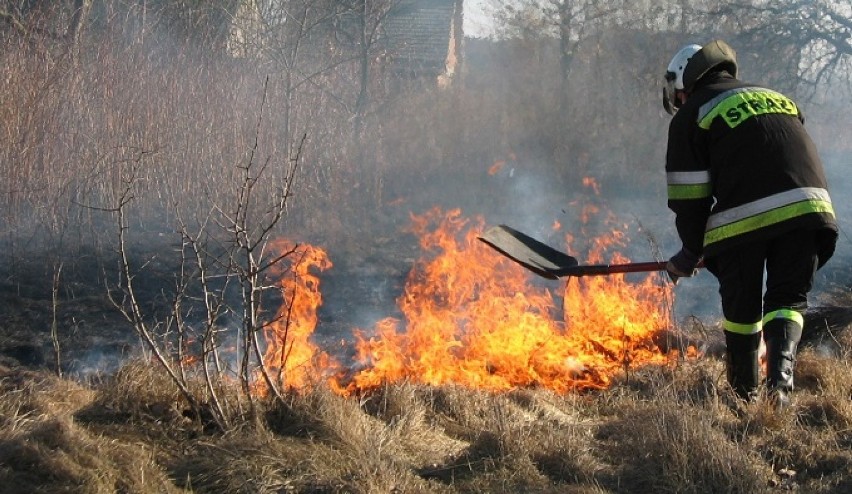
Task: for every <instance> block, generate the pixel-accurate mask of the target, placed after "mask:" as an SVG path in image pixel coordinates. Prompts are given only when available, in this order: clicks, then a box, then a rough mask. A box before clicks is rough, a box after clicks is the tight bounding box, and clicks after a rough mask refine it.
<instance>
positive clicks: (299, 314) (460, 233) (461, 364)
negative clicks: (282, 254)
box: [264, 209, 672, 394]
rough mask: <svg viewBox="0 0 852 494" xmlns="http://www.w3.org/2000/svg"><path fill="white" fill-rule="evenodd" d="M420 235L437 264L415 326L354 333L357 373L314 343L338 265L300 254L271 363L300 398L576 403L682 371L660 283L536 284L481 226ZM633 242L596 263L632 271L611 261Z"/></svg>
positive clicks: (410, 319)
mask: <svg viewBox="0 0 852 494" xmlns="http://www.w3.org/2000/svg"><path fill="white" fill-rule="evenodd" d="M412 225H413V226H412V228H411V230H412V232H413V233H415V234H416V235H418V236H419V238H420V245H421V247H422V249H423V251H424V253H425V254H426V255H427V256H428V257H427V258H424V259H421V260H420V261H418V262H417V263H416V265H415V267H414V269H413V270H412V271H411V273H409V275H408V279H407V282H406V285H405V290H404V293H403V294H402V295H400V296H399V298H398V305H399V308H400V310H401V313H402V315H403V316H402V318H401V319H394V318H386V319H383V320H381V321H379V322H378V323H377V324H376V325H375V327H374V328H372V329H370V330H364V329H357V330H354V334H353V338H351V339H350V340H354V343H353V344H354V346H355V349H356V357H355V358H356V362H354V363H353V364H351V365H347V366H345V367H346V370H345V371H344V370H343V366H341V365H340V364H339V363H338V362H336V361H334V360H333V359H332V358H331V357H329V355H328V354H327V353H325V352H324V351H322V350H321V349H319V348H318V347H317V346H316V345H315V344H314V343H312V341H311V335H312V333H313V331H314V329H315V328H316V325H317V322H318V321H317V308H318V307H319V305H320V304H321V303H322V297H321V294H320V292H319V278H318V277H317V276H316V274H315V273H314V272H315V271H316V270H317V269H319V270H322V269H326V268H328V267H330V266H331V263H330V261H329V260H328V259H327V256H326V255H325V252H324V251H323V250H322V249H316V248H313V247H310V246H304V247H302V248H301V250H296V251H294V252H296V253H297V254H298V255H291V257H292V259H291V260H293V261H294V263H293V267H292V268H291V269H290V270H289V271H288V272H287V274H286V275H285V276H283V277H282V278H281V286H282V289H283V291H284V298H285V304H284V305H283V306H282V308H281V309H280V310H279V312H278V318H277V320H276V321H275V322H273V323H272V324H270V325H269V326H268V327H267V330H266V332H265V334H266V342H267V349H266V352H265V355H264V362H265V365H266V366H267V368H268V369H270V370H271V371H272V372H271V373H272V374H273V375H275V376H276V377H277V379H278V380H279V381H280V382H279V385H282V386H284V385H286V386H287V387H291V388H297V389H298V388H302V387H304V386H307V385H310V384H312V383H316V382H317V381H319V380H321V379H322V380H329V379H330V382H331V385H332V388H333V389H335V390H336V391H338V392H340V393H343V394H352V393H359V392H365V391H369V390H371V389H375V388H377V387H379V386H381V385H383V384H385V383H394V382H401V381H409V382H418V383H425V384H431V385H441V384H458V385H463V386H468V387H471V388H479V389H485V390H491V391H501V390H510V389H514V388H518V387H529V386H537V387H543V388H547V389H551V390H553V391H555V392H558V393H565V392H568V391H571V390H584V389H595V388H604V387H606V386H608V385H609V384H610V383H611V380H612V379H613V377H615V376H617V375H619V374H621V373H623V372H625V370H627V369H629V368H632V367H636V366H639V365H645V364H654V365H662V364H665V363H667V362H669V361H670V359H671V355H666V354H665V353H664V352H662V351H661V350H660V349H659V348H658V347H657V346H656V344H655V343H654V337H655V336H656V335H657V334H659V332H660V331H661V330H664V329H666V328H667V327H668V326H669V322H670V314H669V311H668V307H670V300H671V295H672V294H671V290H670V287H669V286H668V285H667V284H665V283H660V279H659V277H658V276H656V275H648V276H646V277H645V278H644V279H639V280H637V279H634V278H635V277H636V275H632V277H631V279H630V280H629V281H628V280H627V279H626V278H625V275H623V274H617V275H610V276H600V277H589V278H581V279H576V278H573V279H569V280H568V281H567V282H565V283H559V284H556V285H554V284H553V283H552V282H548V283H547V284H545V283H536V282H535V280H536V279H537V278H535V277H534V276H533V275H531V274H530V273H529V272H528V271H526V270H524V269H523V268H522V267H520V266H519V265H517V264H515V263H513V262H511V261H510V260H508V259H507V258H505V257H503V256H501V255H499V254H498V253H496V252H495V251H493V250H491V249H490V248H488V247H487V246H486V245H485V244H484V243H482V242H480V241H479V240H478V238H477V237H478V235H479V234H480V233H481V232H482V231H483V229H484V228H483V227H484V221H483V220H482V219H481V218H474V219H467V218H464V217H463V216H462V214H461V211H459V210H452V211H449V212H446V213H445V212H442V211H441V210H439V209H434V210H432V211H429V212H428V213H426V214H424V215H422V216H412ZM558 226H559V225H558V223H557V224H554V227H555V228H557V227H558ZM623 239H624V234H623V233H622V232H620V231H612V232H611V233H610V234H609V235H601V236H599V237H597V238H595V241H594V242H593V244H592V245H591V246H590V250H589V256H588V262H590V263H599V262H627V261H628V260H627V259H626V258H624V257H623V256H620V255H618V254H615V255H613V254H609V256H610V259H607V260H604V257H603V256H604V255H606V254H605V253H606V252H607V251H608V249H611V247H612V246H613V245H616V246H618V245H619V244H620V243H621V242H622V241H623ZM571 241H572V238H571V237H569V236H566V242H567V243H569V244H570V243H571ZM277 247H278V249H279V251H287V250H288V249H291V250H292V249H294V247H293V245H292V244H289V243H284V242H282V243H281V244H279V245H278V246H277ZM557 288H558V289H559V292H558V293H554V291H552V290H556V289H557ZM343 375H345V376H346V377H345V378H341V377H339V376H343ZM329 376H338V377H329Z"/></svg>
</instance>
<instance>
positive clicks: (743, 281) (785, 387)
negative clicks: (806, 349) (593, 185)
mask: <svg viewBox="0 0 852 494" xmlns="http://www.w3.org/2000/svg"><path fill="white" fill-rule="evenodd" d="M663 107H664V108H665V109H666V111H667V112H668V113H670V114H671V115H673V118H672V120H671V123H670V125H669V134H668V149H667V151H666V179H667V184H668V207H669V208H670V209H671V210H672V211H673V212H674V213H675V218H676V219H675V227H676V229H677V233H678V236H679V237H680V240H681V242H682V248H681V249H680V251H678V252H677V254H675V255H674V256H672V257H671V259H669V261H668V263H667V266H666V270H667V272H668V274H669V276H670V277H671V279H672V281H673V282H675V283H676V282H677V280H678V278H682V277H688V276H693V275H694V274H695V273H696V267H697V266H699V263H700V262H702V261H703V263H704V266H706V267H707V269H708V270H709V271H710V272H711V273H712V274H713V275H714V276H715V277H716V279H717V280H718V283H719V294H720V295H721V300H722V315H723V317H724V321H723V328H724V334H725V343H726V352H725V353H726V355H725V357H726V358H725V363H726V375H727V380H728V382H729V384H730V385H731V387H732V388H733V390H734V392H735V393H736V394H737V395H738V396H739V397H741V398H743V399H745V400H748V401H751V400H752V399H754V398H755V396H757V391H758V386H759V384H760V381H759V367H758V348H759V345H760V341H761V337H762V338H763V340H764V343H765V345H766V362H767V368H766V379H765V385H766V391H767V394H768V396H769V399H770V400H772V403H774V404H776V405H777V406H778V407H780V408H783V407H786V406H787V405H789V399H790V397H789V393H790V392H791V391H792V390H793V369H794V366H795V360H796V349H797V347H798V344H799V340H800V338H801V335H802V327H803V313H804V311H805V309H806V308H807V304H808V301H807V296H808V292H809V291H810V290H811V288H812V285H813V279H814V274H815V272H816V270H817V269H819V268H821V267H822V266H823V265H824V264H825V262H826V261H828V259H829V258H830V257H831V256H832V254H833V253H834V247H835V244H836V242H837V232H838V230H837V223H836V220H835V215H834V209H833V207H832V204H831V198H830V197H829V193H828V190H827V184H826V179H825V172H824V170H823V166H822V163H821V161H820V158H819V155H818V154H817V149H816V147H815V145H814V143H813V141H812V140H811V138H810V137H809V136H808V133H807V131H806V130H805V127H804V117H803V116H802V112H801V110H800V109H799V107H798V106H797V105H796V103H795V102H794V101H793V100H791V99H790V98H788V97H787V96H785V95H783V94H781V93H779V92H777V91H773V90H771V89H768V88H765V87H762V86H759V85H753V84H747V83H744V82H741V81H740V80H738V79H737V60H736V54H735V52H734V50H733V49H732V48H731V47H730V46H728V45H727V44H726V43H725V42H724V41H721V40H715V41H711V42H710V43H707V44H705V45H704V46H699V45H696V44H690V45H687V46H685V47H683V48H682V49H680V50H679V51H678V52H677V54H675V56H674V58H672V60H671V62H670V63H669V66H668V69H667V72H666V75H665V86H664V89H663ZM764 273H765V285H764ZM764 288H765V291H764Z"/></svg>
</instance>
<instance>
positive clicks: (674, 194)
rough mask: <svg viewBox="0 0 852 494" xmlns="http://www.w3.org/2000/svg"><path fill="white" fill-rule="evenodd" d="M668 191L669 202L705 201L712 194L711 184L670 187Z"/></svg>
mask: <svg viewBox="0 0 852 494" xmlns="http://www.w3.org/2000/svg"><path fill="white" fill-rule="evenodd" d="M667 189H668V195H669V200H679V199H704V198H705V197H710V195H711V193H712V190H711V187H710V184H696V185H669V186H668V188H667Z"/></svg>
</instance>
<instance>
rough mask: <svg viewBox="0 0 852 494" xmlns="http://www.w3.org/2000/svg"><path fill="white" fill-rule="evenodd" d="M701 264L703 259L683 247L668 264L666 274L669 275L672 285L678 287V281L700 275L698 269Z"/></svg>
mask: <svg viewBox="0 0 852 494" xmlns="http://www.w3.org/2000/svg"><path fill="white" fill-rule="evenodd" d="M700 262H701V257H699V256H696V255H695V254H693V253H692V252H690V251H689V250H687V249H686V247H683V248H681V249H680V251H679V252H678V253H677V254H675V255H673V256H672V258H671V259H669V262H667V263H666V273H668V275H669V278H670V279H671V280H672V283H674V284H675V285H677V280H678V279H680V278H689V277H692V276H695V275H696V273H698V269H697V268H698V264H699V263H700Z"/></svg>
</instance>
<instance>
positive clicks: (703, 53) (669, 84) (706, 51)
mask: <svg viewBox="0 0 852 494" xmlns="http://www.w3.org/2000/svg"><path fill="white" fill-rule="evenodd" d="M719 65H721V66H722V68H723V69H724V70H727V71H728V72H729V73H730V74H731V75H732V76H734V77H736V76H737V55H736V53H735V52H734V49H733V48H731V47H730V46H728V44H727V43H725V42H724V41H722V40H714V41H711V42H709V43H707V44H706V45H704V46H703V47H702V46H700V45H695V44H691V45H686V46H684V47H683V48H681V49H680V50H679V51H678V52H677V53H676V54H675V56H674V57H673V58H672V61H671V62H669V66H668V67H667V68H666V76H665V78H666V80H665V84H664V85H663V108H665V109H666V111H667V112H669V113H670V114H672V115H674V114H675V112H677V110H678V108H679V107H680V102H679V101H678V99H677V93H678V92H681V91H691V90H692V87H693V86H694V85H695V83H696V82H698V80H699V79H701V77H703V76H704V74H706V73H708V72H710V70H711V69H713V68H714V67H716V66H719Z"/></svg>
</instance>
